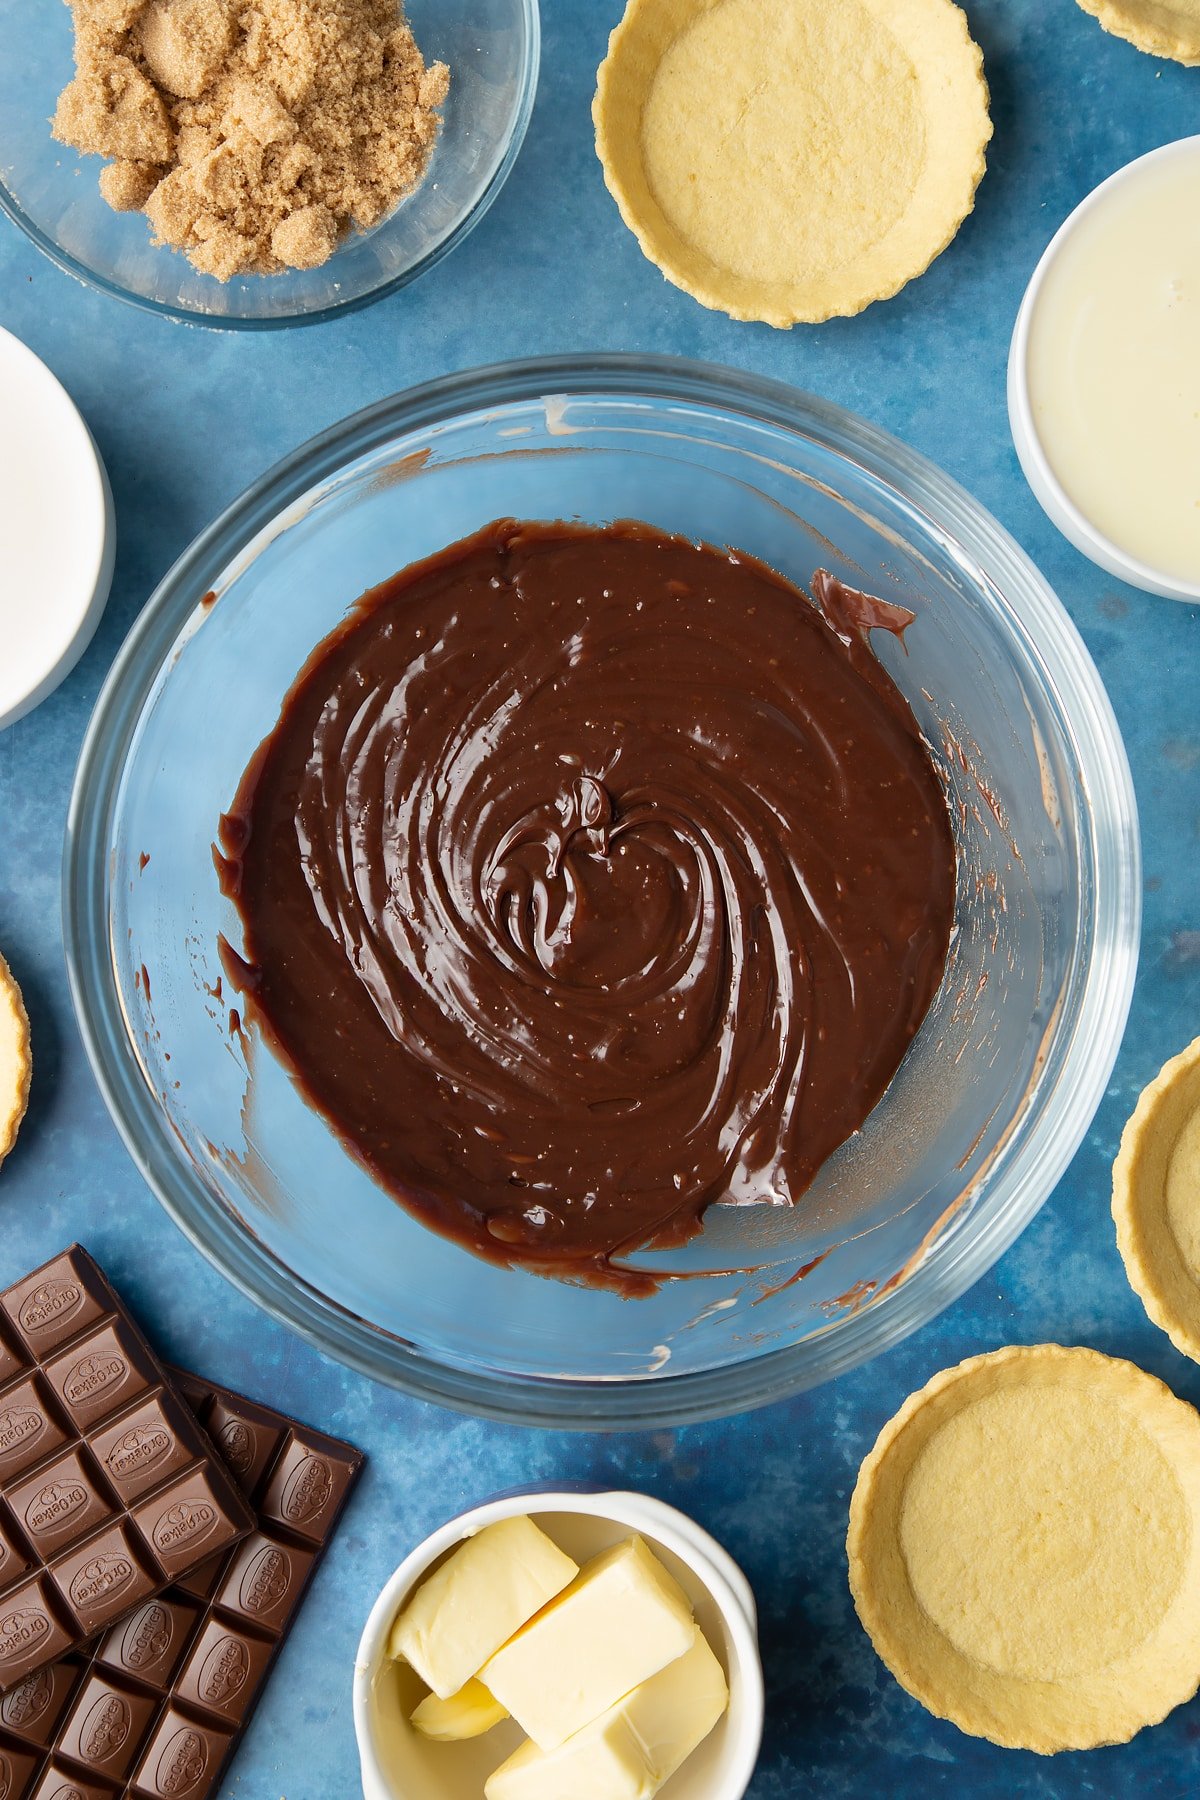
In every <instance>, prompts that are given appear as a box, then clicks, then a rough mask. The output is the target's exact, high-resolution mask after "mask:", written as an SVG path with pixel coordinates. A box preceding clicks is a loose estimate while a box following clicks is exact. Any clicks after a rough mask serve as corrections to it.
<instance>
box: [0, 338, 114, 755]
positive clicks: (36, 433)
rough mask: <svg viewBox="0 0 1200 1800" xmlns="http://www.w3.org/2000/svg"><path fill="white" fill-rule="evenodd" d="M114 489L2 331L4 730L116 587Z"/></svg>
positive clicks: (48, 681) (75, 416) (62, 407)
mask: <svg viewBox="0 0 1200 1800" xmlns="http://www.w3.org/2000/svg"><path fill="white" fill-rule="evenodd" d="M115 554H116V523H115V519H114V516H113V499H112V491H111V489H110V488H109V485H108V476H107V474H106V473H105V469H104V464H103V462H102V461H101V459H100V452H99V450H98V449H97V448H96V444H95V441H94V439H93V437H92V434H91V432H90V431H89V430H88V428H87V425H86V423H85V422H84V420H83V417H82V415H81V414H80V413H79V411H78V410H77V408H76V406H75V403H74V401H73V400H72V399H71V397H70V395H69V394H68V393H67V391H66V389H65V388H64V387H62V386H61V384H60V383H59V381H58V380H57V378H56V377H55V376H54V375H53V374H52V373H51V371H50V370H49V369H48V368H47V367H46V365H45V363H43V362H41V361H40V360H39V358H38V357H36V356H35V355H34V353H33V351H32V350H30V349H29V347H28V345H26V344H23V343H22V342H21V340H20V338H16V337H14V336H13V335H12V333H11V332H8V331H4V330H3V329H0V730H3V728H4V727H5V726H6V725H12V724H13V723H15V721H16V720H17V719H20V718H23V717H24V716H25V714H26V713H27V712H32V710H33V708H34V707H35V706H38V705H40V704H41V702H42V701H43V700H44V699H46V697H47V695H49V694H51V693H52V692H53V691H54V689H55V688H56V687H57V686H58V684H59V683H60V682H61V681H64V680H65V679H66V677H67V676H68V675H69V674H70V673H71V670H72V669H73V668H74V667H75V664H76V663H77V662H78V661H79V658H80V657H81V656H82V655H83V653H84V651H85V650H86V649H87V647H88V645H89V643H90V642H91V640H92V636H93V634H94V632H95V630H96V627H97V625H98V624H99V623H100V615H101V614H102V613H103V611H104V605H105V602H106V600H107V599H108V590H109V588H110V586H111V585H112V575H113V560H114V557H115Z"/></svg>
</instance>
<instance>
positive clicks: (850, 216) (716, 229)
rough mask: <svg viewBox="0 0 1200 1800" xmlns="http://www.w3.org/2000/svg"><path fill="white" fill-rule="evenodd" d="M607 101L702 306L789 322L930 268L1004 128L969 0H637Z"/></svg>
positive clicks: (635, 195)
mask: <svg viewBox="0 0 1200 1800" xmlns="http://www.w3.org/2000/svg"><path fill="white" fill-rule="evenodd" d="M592 117H593V119H594V121H595V126H596V149H597V152H598V154H599V157H600V161H601V163H602V164H603V167H604V179H605V182H606V183H607V185H608V188H609V191H610V192H611V193H612V195H613V198H614V199H615V200H616V202H617V205H618V207H619V208H620V211H621V216H622V218H623V219H624V221H625V223H626V225H628V227H629V229H630V230H631V231H632V232H633V233H634V235H635V236H636V238H637V240H638V243H639V244H640V245H641V248H642V250H643V252H644V254H645V255H646V256H647V257H648V258H649V260H650V261H651V262H653V263H655V264H657V266H658V267H659V268H660V269H661V270H662V272H663V274H664V275H665V276H666V277H667V279H668V281H672V282H674V283H675V285H676V286H677V287H681V288H683V289H684V291H685V292H687V293H690V294H692V295H693V296H694V297H695V298H696V299H697V300H699V301H700V303H701V304H702V305H703V306H708V307H711V308H713V309H715V310H717V311H720V312H725V313H728V314H729V315H730V316H731V317H732V318H735V319H760V320H764V321H765V322H766V323H767V324H769V325H776V326H779V327H787V326H790V325H793V324H796V323H798V322H801V321H803V322H807V323H817V322H819V321H821V320H823V319H829V318H833V317H835V316H848V315H851V314H854V313H859V312H861V311H862V310H863V308H864V307H866V306H869V305H870V304H871V302H872V301H874V300H885V299H888V298H889V297H890V296H891V295H893V294H895V293H897V292H898V291H899V289H900V288H902V287H903V286H904V285H905V283H906V282H908V281H911V280H912V279H913V277H914V276H916V275H920V274H922V273H923V272H924V270H925V269H927V268H928V267H929V264H930V263H931V262H932V261H933V260H934V258H935V257H936V256H938V255H939V254H940V253H941V251H943V250H944V249H945V248H946V246H947V245H948V244H949V243H950V241H951V239H952V238H953V237H954V235H955V233H956V232H957V230H958V228H959V226H960V225H961V224H962V221H963V219H964V218H965V217H966V216H967V214H968V213H969V212H970V211H971V209H972V207H973V206H974V203H975V190H976V188H977V186H978V184H979V182H980V180H981V179H982V176H983V173H984V166H985V165H984V151H985V148H986V146H987V143H988V141H989V139H990V138H991V135H992V125H991V120H990V118H989V116H988V90H987V84H986V82H985V80H984V77H983V58H982V55H981V53H980V51H979V48H978V46H977V45H976V44H975V43H974V42H973V41H972V39H971V36H970V33H969V31H968V28H967V21H966V18H965V16H964V15H963V13H962V12H961V11H960V10H959V8H958V7H957V6H955V5H953V4H952V0H629V4H628V6H627V8H626V11H625V16H624V18H623V19H622V20H621V22H620V24H619V25H618V26H617V28H616V30H615V31H614V32H613V34H612V36H611V38H610V40H609V48H608V55H607V57H606V58H605V60H604V62H603V63H602V64H601V66H600V71H599V75H598V78H597V87H596V96H595V100H594V102H593V105H592Z"/></svg>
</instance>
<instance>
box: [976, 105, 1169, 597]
mask: <svg viewBox="0 0 1200 1800" xmlns="http://www.w3.org/2000/svg"><path fill="white" fill-rule="evenodd" d="M1197 194H1200V137H1191V138H1183V139H1180V140H1179V141H1178V142H1177V143H1173V144H1166V145H1164V146H1163V147H1162V149H1159V150H1152V151H1151V152H1150V153H1149V155H1147V156H1141V157H1138V159H1137V160H1136V161H1135V162H1131V163H1129V164H1127V165H1126V167H1125V168H1123V169H1118V170H1117V172H1116V174H1114V175H1111V176H1110V177H1109V178H1108V180H1107V181H1104V182H1102V183H1101V185H1100V186H1099V187H1098V188H1096V189H1095V190H1094V191H1093V192H1092V193H1091V194H1089V195H1088V197H1087V198H1086V200H1084V201H1083V202H1082V203H1081V204H1080V205H1079V206H1078V207H1076V209H1075V211H1074V212H1073V213H1072V214H1071V215H1070V217H1069V218H1068V219H1067V220H1066V222H1065V224H1063V225H1062V227H1061V228H1060V229H1059V231H1058V232H1057V234H1056V235H1055V237H1054V238H1053V239H1052V241H1051V243H1050V245H1049V248H1048V249H1047V250H1046V252H1045V254H1044V256H1043V257H1042V259H1041V262H1040V263H1039V264H1038V266H1037V269H1036V270H1035V271H1034V275H1033V279H1032V281H1031V282H1030V284H1029V287H1028V289H1027V291H1026V294H1025V298H1024V300H1023V302H1022V304H1021V310H1020V313H1019V314H1018V316H1017V325H1016V330H1015V332H1014V334H1013V341H1012V350H1011V353H1010V356H1009V364H1008V408H1009V418H1010V420H1011V423H1012V432H1013V440H1014V442H1015V444H1016V447H1017V455H1018V456H1019V458H1020V460H1021V466H1022V468H1023V469H1024V471H1025V475H1026V478H1027V479H1028V481H1029V485H1030V486H1031V487H1032V489H1033V491H1034V493H1035V494H1036V496H1037V498H1038V500H1039V501H1040V502H1041V504H1042V506H1043V508H1044V509H1045V511H1046V512H1047V513H1048V515H1049V516H1050V518H1051V519H1052V520H1053V521H1054V523H1055V524H1056V525H1057V526H1058V528H1059V530H1060V531H1061V532H1062V533H1063V534H1064V536H1066V537H1067V538H1069V539H1070V541H1071V542H1072V543H1073V544H1074V545H1075V546H1076V548H1077V549H1079V550H1081V551H1082V552H1083V554H1084V555H1085V556H1087V557H1090V559H1091V560H1092V561H1093V562H1094V563H1097V564H1098V565H1099V566H1100V568H1102V569H1106V570H1107V571H1108V572H1109V573H1110V574H1112V575H1116V576H1118V577H1119V578H1120V579H1121V580H1122V581H1127V582H1129V583H1130V584H1131V585H1132V586H1134V587H1138V588H1143V589H1145V590H1146V591H1147V592H1148V593H1152V594H1163V595H1165V596H1166V597H1167V598H1168V599H1172V600H1184V601H1194V600H1200V206H1197V202H1196V196H1197Z"/></svg>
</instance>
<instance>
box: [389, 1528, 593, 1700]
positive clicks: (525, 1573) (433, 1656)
mask: <svg viewBox="0 0 1200 1800" xmlns="http://www.w3.org/2000/svg"><path fill="white" fill-rule="evenodd" d="M578 1573H579V1565H578V1563H575V1562H572V1560H571V1558H570V1557H569V1556H567V1555H566V1554H565V1553H564V1552H563V1551H561V1550H560V1549H559V1548H558V1546H557V1544H554V1543H551V1541H550V1539H549V1538H548V1537H547V1536H546V1534H545V1532H544V1531H541V1530H539V1528H538V1527H537V1526H536V1525H535V1524H534V1522H533V1520H532V1519H528V1518H524V1517H519V1518H515V1519H499V1520H497V1522H496V1523H495V1524H494V1525H485V1526H484V1528H483V1530H482V1531H480V1532H478V1533H477V1534H476V1536H475V1537H471V1538H467V1540H466V1542H465V1543H463V1544H461V1545H460V1546H459V1548H458V1549H457V1550H456V1551H455V1552H454V1554H453V1555H452V1556H450V1557H448V1558H447V1560H446V1561H445V1562H444V1563H443V1564H442V1565H441V1567H440V1568H439V1569H435V1570H434V1572H433V1574H432V1575H430V1576H429V1578H428V1579H427V1580H426V1581H423V1582H422V1583H421V1585H420V1587H419V1588H418V1589H417V1591H416V1593H415V1594H414V1595H413V1597H412V1599H411V1600H410V1601H409V1603H408V1605H407V1606H406V1607H405V1608H404V1610H403V1612H402V1613H401V1614H400V1616H399V1618H398V1619H397V1620H396V1623H395V1624H394V1625H393V1626H392V1635H391V1638H390V1640H389V1642H388V1654H389V1655H391V1656H395V1657H402V1658H403V1660H404V1661H405V1662H408V1663H411V1664H412V1666H413V1668H414V1669H415V1670H416V1671H417V1674H418V1675H419V1676H420V1677H421V1679H422V1681H423V1682H424V1683H425V1685H426V1687H430V1688H432V1689H433V1691H434V1693H435V1694H436V1695H437V1696H438V1698H439V1699H441V1700H449V1699H450V1697H451V1695H452V1694H457V1692H458V1690H459V1689H460V1688H461V1687H462V1686H463V1685H464V1684H465V1683H466V1682H468V1681H469V1680H470V1679H471V1677H472V1676H473V1675H478V1674H479V1672H480V1670H481V1668H482V1667H483V1664H484V1663H485V1662H486V1661H487V1660H488V1658H489V1657H490V1656H491V1655H492V1654H493V1652H494V1651H496V1650H498V1649H499V1648H500V1646H501V1644H503V1643H506V1642H507V1640H508V1639H509V1638H510V1637H511V1636H512V1635H513V1633H514V1631H517V1630H519V1629H520V1627H521V1626H522V1625H524V1623H525V1621H526V1620H527V1619H531V1618H532V1617H533V1615H534V1613H536V1612H538V1611H539V1610H540V1608H542V1607H543V1606H545V1604H546V1602H547V1601H548V1600H553V1598H554V1596H555V1595H556V1594H559V1593H561V1592H562V1590H563V1588H565V1587H566V1586H567V1584H568V1582H570V1581H572V1580H573V1579H574V1577H575V1576H576V1575H578Z"/></svg>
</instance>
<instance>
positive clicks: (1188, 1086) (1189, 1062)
mask: <svg viewBox="0 0 1200 1800" xmlns="http://www.w3.org/2000/svg"><path fill="white" fill-rule="evenodd" d="M1112 1209H1113V1218H1114V1219H1115V1220H1116V1225H1117V1244H1118V1246H1119V1248H1120V1251H1121V1257H1122V1260H1123V1261H1124V1264H1125V1273H1126V1274H1127V1275H1128V1277H1129V1280H1130V1284H1131V1286H1132V1287H1133V1289H1134V1291H1135V1292H1136V1293H1137V1294H1138V1295H1139V1297H1140V1299H1141V1302H1142V1305H1143V1306H1144V1307H1145V1308H1146V1311H1147V1313H1148V1314H1149V1315H1150V1317H1151V1319H1152V1320H1153V1321H1154V1323H1155V1324H1156V1325H1158V1326H1160V1327H1161V1328H1162V1330H1163V1331H1165V1332H1166V1334H1167V1336H1168V1337H1169V1338H1170V1340H1171V1342H1172V1343H1173V1344H1174V1346H1175V1348H1176V1349H1177V1350H1181V1351H1182V1352H1183V1354H1184V1355H1185V1356H1190V1357H1191V1358H1192V1360H1193V1361H1194V1362H1200V1038H1197V1039H1196V1040H1195V1042H1194V1043H1192V1044H1190V1045H1189V1046H1188V1048H1187V1049H1186V1050H1183V1051H1181V1052H1180V1054H1179V1055H1178V1056H1175V1057H1172V1059H1171V1061H1170V1062H1169V1063H1167V1064H1166V1065H1165V1066H1164V1067H1163V1068H1162V1070H1160V1072H1159V1074H1158V1075H1156V1076H1155V1078H1154V1080H1153V1081H1152V1082H1151V1083H1150V1085H1149V1087H1147V1088H1146V1089H1145V1090H1144V1091H1143V1093H1142V1095H1141V1097H1140V1099H1139V1100H1138V1103H1137V1106H1136V1107H1135V1109H1134V1112H1133V1116H1132V1117H1131V1119H1130V1120H1129V1123H1128V1124H1127V1125H1126V1127H1125V1130H1124V1132H1123V1133H1122V1135H1121V1148H1120V1150H1119V1151H1118V1152H1117V1160H1116V1162H1115V1163H1114V1164H1113V1195H1112Z"/></svg>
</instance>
